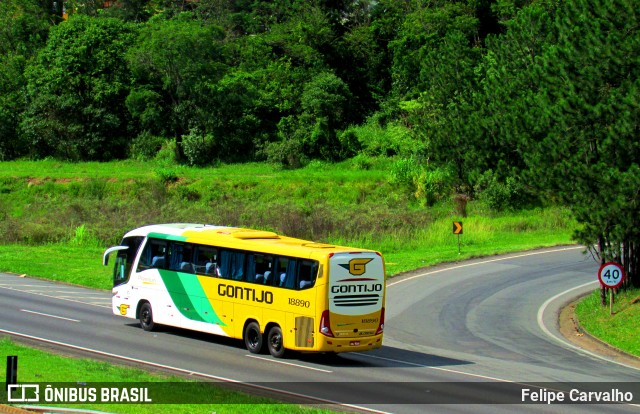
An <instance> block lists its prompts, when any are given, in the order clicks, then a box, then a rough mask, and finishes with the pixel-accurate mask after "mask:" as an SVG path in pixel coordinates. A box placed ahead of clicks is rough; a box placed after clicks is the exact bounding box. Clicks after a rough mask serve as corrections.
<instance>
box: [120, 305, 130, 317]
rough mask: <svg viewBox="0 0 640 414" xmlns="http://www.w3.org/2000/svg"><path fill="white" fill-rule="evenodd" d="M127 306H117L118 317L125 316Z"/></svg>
mask: <svg viewBox="0 0 640 414" xmlns="http://www.w3.org/2000/svg"><path fill="white" fill-rule="evenodd" d="M129 307H130V306H129V305H125V304H124V303H123V304H122V305H120V306H118V308H119V309H120V315H122V316H125V315H126V314H127V309H129Z"/></svg>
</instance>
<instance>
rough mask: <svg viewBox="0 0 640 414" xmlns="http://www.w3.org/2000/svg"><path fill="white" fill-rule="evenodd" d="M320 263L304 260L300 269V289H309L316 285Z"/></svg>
mask: <svg viewBox="0 0 640 414" xmlns="http://www.w3.org/2000/svg"><path fill="white" fill-rule="evenodd" d="M317 274H318V262H313V261H310V260H302V261H301V262H300V266H299V267H298V289H308V288H310V287H312V286H313V285H314V284H315V283H316V275H317Z"/></svg>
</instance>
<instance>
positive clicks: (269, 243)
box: [125, 223, 373, 257]
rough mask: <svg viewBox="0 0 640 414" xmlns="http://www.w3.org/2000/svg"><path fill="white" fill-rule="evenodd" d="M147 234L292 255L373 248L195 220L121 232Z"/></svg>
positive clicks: (325, 253)
mask: <svg viewBox="0 0 640 414" xmlns="http://www.w3.org/2000/svg"><path fill="white" fill-rule="evenodd" d="M149 235H151V236H155V237H160V238H167V239H171V240H177V241H184V242H194V243H201V244H209V245H213V246H218V247H228V248H237V249H247V250H256V251H266V252H269V253H285V252H286V253H287V254H292V253H294V254H295V255H299V256H306V257H309V255H311V254H313V253H315V254H321V255H327V254H329V253H334V254H335V253H341V252H345V253H349V252H373V251H372V250H367V249H357V248H353V247H345V246H336V245H331V244H325V243H318V242H313V241H309V240H303V239H297V238H294V237H288V236H282V235H279V234H277V233H274V232H270V231H263V230H253V229H247V228H242V227H228V226H215V225H211V224H196V223H167V224H153V225H148V226H144V227H139V228H137V229H134V230H131V231H129V232H128V233H127V234H125V237H130V236H149ZM315 254H314V255H315Z"/></svg>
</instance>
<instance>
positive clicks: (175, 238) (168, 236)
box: [149, 233, 187, 242]
mask: <svg viewBox="0 0 640 414" xmlns="http://www.w3.org/2000/svg"><path fill="white" fill-rule="evenodd" d="M149 237H151V238H154V239H162V240H172V241H179V242H185V241H187V237H186V236H174V235H172V234H164V233H149Z"/></svg>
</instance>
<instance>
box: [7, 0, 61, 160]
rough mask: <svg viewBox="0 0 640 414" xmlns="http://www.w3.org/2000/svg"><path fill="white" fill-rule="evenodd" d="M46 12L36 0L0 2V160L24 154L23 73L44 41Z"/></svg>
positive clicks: (24, 102) (24, 86)
mask: <svg viewBox="0 0 640 414" xmlns="http://www.w3.org/2000/svg"><path fill="white" fill-rule="evenodd" d="M49 27H50V22H49V19H48V13H45V11H44V10H43V9H42V8H41V6H40V4H39V3H38V2H37V1H36V0H33V1H19V0H6V1H2V2H0V66H1V67H2V71H0V160H6V159H13V158H16V157H19V156H21V155H24V154H25V153H26V152H27V150H28V143H26V142H24V141H23V140H22V139H21V137H20V136H19V134H18V125H19V123H20V115H21V114H22V112H23V111H24V110H25V107H26V105H27V102H26V99H25V92H26V85H27V81H26V79H25V77H24V70H25V67H26V65H27V62H28V61H29V59H31V58H32V57H33V55H34V54H35V53H36V52H37V51H38V49H39V48H40V47H42V46H43V45H44V44H45V42H46V41H47V36H48V33H49Z"/></svg>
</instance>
